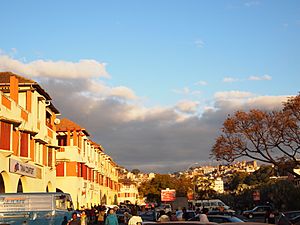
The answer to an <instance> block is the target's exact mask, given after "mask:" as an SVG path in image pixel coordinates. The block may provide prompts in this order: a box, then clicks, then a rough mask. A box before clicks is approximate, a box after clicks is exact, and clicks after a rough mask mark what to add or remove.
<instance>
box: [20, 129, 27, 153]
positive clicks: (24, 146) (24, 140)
mask: <svg viewBox="0 0 300 225" xmlns="http://www.w3.org/2000/svg"><path fill="white" fill-rule="evenodd" d="M20 136H21V143H20V156H21V157H28V138H29V135H28V134H27V133H24V132H21V134H20Z"/></svg>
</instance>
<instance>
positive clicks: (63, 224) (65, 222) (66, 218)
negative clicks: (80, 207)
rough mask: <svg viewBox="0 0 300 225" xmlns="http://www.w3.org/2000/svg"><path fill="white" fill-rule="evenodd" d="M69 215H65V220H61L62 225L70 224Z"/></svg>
mask: <svg viewBox="0 0 300 225" xmlns="http://www.w3.org/2000/svg"><path fill="white" fill-rule="evenodd" d="M68 222H69V221H68V217H67V216H64V220H63V221H62V222H61V225H67V224H68Z"/></svg>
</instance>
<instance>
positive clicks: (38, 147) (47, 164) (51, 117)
mask: <svg viewBox="0 0 300 225" xmlns="http://www.w3.org/2000/svg"><path fill="white" fill-rule="evenodd" d="M58 114H59V112H58V110H57V109H56V108H55V107H54V106H53V104H52V103H51V98H50V96H49V95H48V93H47V92H45V91H44V90H43V89H42V87H41V86H40V85H39V84H37V83H36V82H35V81H32V80H29V79H26V78H24V77H21V76H18V75H16V74H13V73H10V72H1V73H0V193H15V192H47V191H49V192H50V191H56V189H55V182H56V173H55V152H56V149H57V148H58V146H57V140H56V125H55V121H56V116H57V115H58Z"/></svg>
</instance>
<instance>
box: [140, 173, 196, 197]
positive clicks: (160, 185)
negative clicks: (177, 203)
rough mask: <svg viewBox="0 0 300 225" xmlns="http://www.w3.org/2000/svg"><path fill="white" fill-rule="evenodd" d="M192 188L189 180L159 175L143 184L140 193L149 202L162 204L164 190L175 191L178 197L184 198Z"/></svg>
mask: <svg viewBox="0 0 300 225" xmlns="http://www.w3.org/2000/svg"><path fill="white" fill-rule="evenodd" d="M191 187H192V185H191V182H190V180H189V179H186V178H183V177H179V178H178V177H173V176H170V175H168V174H157V175H156V176H155V178H153V179H152V180H150V181H146V182H143V183H142V184H141V185H140V187H139V193H140V194H141V195H142V196H144V197H147V200H148V201H155V202H160V194H161V190H163V189H166V188H170V189H175V190H176V196H178V197H182V196H186V195H187V191H188V189H189V188H191Z"/></svg>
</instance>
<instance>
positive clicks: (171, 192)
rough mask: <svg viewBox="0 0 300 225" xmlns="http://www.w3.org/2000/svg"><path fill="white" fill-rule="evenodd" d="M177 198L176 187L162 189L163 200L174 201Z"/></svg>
mask: <svg viewBox="0 0 300 225" xmlns="http://www.w3.org/2000/svg"><path fill="white" fill-rule="evenodd" d="M175 199H176V190H175V189H169V188H167V189H165V190H161V201H162V202H172V201H175Z"/></svg>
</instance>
